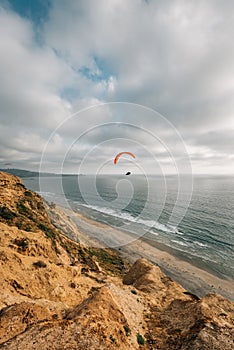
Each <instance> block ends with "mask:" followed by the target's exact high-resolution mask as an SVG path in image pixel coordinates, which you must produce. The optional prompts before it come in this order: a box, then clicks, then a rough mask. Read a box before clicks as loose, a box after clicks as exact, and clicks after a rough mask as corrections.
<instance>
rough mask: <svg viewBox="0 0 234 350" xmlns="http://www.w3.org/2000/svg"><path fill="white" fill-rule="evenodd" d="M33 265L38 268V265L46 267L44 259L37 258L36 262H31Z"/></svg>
mask: <svg viewBox="0 0 234 350" xmlns="http://www.w3.org/2000/svg"><path fill="white" fill-rule="evenodd" d="M33 266H35V267H39V268H40V267H46V266H47V265H46V263H45V262H44V261H42V260H38V261H37V262H34V263H33Z"/></svg>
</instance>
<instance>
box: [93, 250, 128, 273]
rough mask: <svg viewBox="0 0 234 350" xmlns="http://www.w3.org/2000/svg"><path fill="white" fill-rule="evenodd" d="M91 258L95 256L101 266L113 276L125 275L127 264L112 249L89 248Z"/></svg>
mask: <svg viewBox="0 0 234 350" xmlns="http://www.w3.org/2000/svg"><path fill="white" fill-rule="evenodd" d="M87 251H88V253H89V255H90V257H93V256H95V257H96V259H97V261H98V262H99V264H100V266H101V267H102V268H104V269H105V270H108V271H109V272H111V273H113V274H118V275H123V273H124V272H125V270H126V268H125V264H124V261H123V259H122V258H121V257H120V256H119V255H118V254H117V253H116V252H115V251H114V250H112V249H101V248H89V249H87Z"/></svg>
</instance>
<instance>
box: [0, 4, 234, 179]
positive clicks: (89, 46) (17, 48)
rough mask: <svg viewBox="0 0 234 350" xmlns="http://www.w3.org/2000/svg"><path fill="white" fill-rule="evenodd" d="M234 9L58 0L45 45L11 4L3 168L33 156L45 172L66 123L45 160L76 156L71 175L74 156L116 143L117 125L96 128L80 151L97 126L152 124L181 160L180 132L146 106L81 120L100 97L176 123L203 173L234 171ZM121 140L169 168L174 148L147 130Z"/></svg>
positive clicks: (45, 26)
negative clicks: (148, 134)
mask: <svg viewBox="0 0 234 350" xmlns="http://www.w3.org/2000/svg"><path fill="white" fill-rule="evenodd" d="M233 9H234V5H233V2H232V1H231V0H227V1H225V2H222V1H220V0H206V1H204V0H198V1H186V0H175V1H173V2H172V1H169V0H162V1H141V0H138V1H131V0H113V1H110V2H106V1H104V0H100V1H92V0H86V1H72V0H68V1H66V2H64V1H60V0H57V1H51V6H50V7H49V8H48V13H47V16H46V17H45V18H44V20H43V21H42V24H41V25H40V28H37V34H38V33H39V35H40V39H41V40H40V41H38V40H37V37H36V33H35V23H34V22H33V21H32V20H31V21H30V19H28V18H25V17H23V16H22V13H16V12H14V11H13V9H12V8H10V7H9V6H5V7H4V8H2V9H1V11H0V29H1V37H2V40H1V41H0V51H1V55H0V74H1V80H2V85H1V88H0V104H1V112H0V120H1V125H2V127H3V130H4V133H3V137H2V140H1V150H2V153H1V154H2V158H1V159H2V161H4V160H5V159H7V158H9V159H12V161H14V157H15V162H16V161H17V162H18V160H19V159H20V157H22V160H23V159H25V158H24V157H25V154H26V153H27V152H28V154H30V157H28V158H27V162H28V165H30V159H31V160H32V163H31V166H33V167H36V166H37V165H38V162H39V153H40V152H41V150H42V149H43V147H44V145H45V144H46V142H47V140H48V137H49V135H50V134H51V132H53V130H55V129H56V128H57V127H58V126H59V125H60V126H59V127H58V129H57V130H56V133H55V135H57V136H56V137H57V139H56V140H54V141H53V142H51V144H49V146H48V154H49V155H50V156H49V158H48V160H47V162H46V165H47V166H48V167H49V163H50V162H52V161H53V159H60V158H61V155H63V154H64V152H65V153H66V152H68V154H69V157H70V158H69V157H68V158H67V163H69V162H68V159H70V166H69V169H72V164H73V163H72V161H73V159H74V157H77V159H78V160H79V159H81V158H82V156H83V155H84V154H85V152H87V151H88V150H89V149H90V148H92V147H95V145H97V144H98V143H101V142H104V141H107V140H108V139H111V140H114V139H118V138H119V131H118V130H117V128H115V127H114V126H113V125H112V126H110V125H109V126H108V127H99V128H96V129H95V130H94V131H92V132H89V133H86V137H83V138H82V139H83V143H82V142H80V143H79V147H80V148H76V147H75V146H74V145H77V141H76V140H77V137H79V136H80V135H81V134H82V133H84V132H85V131H87V130H88V129H90V128H92V127H93V126H95V125H99V124H104V123H113V122H122V123H124V122H125V121H126V120H127V121H128V120H129V118H131V120H132V123H135V124H136V125H137V126H140V125H142V128H144V127H145V126H147V129H149V130H151V131H152V132H153V133H155V134H156V135H157V136H158V138H161V139H162V140H163V141H164V142H165V143H166V145H167V146H168V148H169V149H173V152H174V156H175V157H176V158H177V159H179V158H181V157H183V155H182V154H181V150H182V148H181V147H180V145H178V139H177V136H176V133H174V132H173V131H172V129H171V128H170V127H169V126H168V125H167V123H164V124H163V123H160V122H159V119H157V118H156V119H153V118H148V116H147V113H146V112H145V113H143V111H142V110H141V108H135V109H133V110H131V111H130V109H129V108H128V107H126V108H123V109H122V110H121V108H119V109H117V108H113V107H112V106H111V105H110V106H108V105H106V107H105V108H103V107H102V108H98V107H97V108H96V109H91V110H89V111H88V112H82V113H79V114H77V115H76V113H77V112H78V111H80V110H82V109H85V108H86V107H90V106H91V105H94V104H98V103H100V102H101V103H103V102H112V101H125V102H132V103H136V104H142V105H146V106H148V107H150V108H153V109H155V110H157V111H158V112H160V113H161V114H162V115H164V116H165V117H166V118H167V119H168V120H169V121H170V122H171V123H172V124H173V125H175V127H176V128H177V129H178V130H179V131H180V133H181V135H182V138H183V140H184V142H185V145H186V147H187V150H188V152H189V154H190V155H191V160H192V164H193V167H194V169H193V170H194V172H207V171H208V170H209V171H212V167H213V168H214V169H216V171H218V172H220V173H222V172H223V173H224V172H233V171H234V166H232V165H230V162H229V163H228V160H230V157H232V154H233V151H232V150H233V147H232V144H233V142H232V140H233V139H234V137H233V133H234V119H233V111H234V100H233V92H234V78H233V77H234V47H233V45H232V39H233V36H234V26H233V23H234V11H233ZM124 109H125V112H124ZM130 113H132V117H130V116H129V114H130ZM126 114H128V117H126ZM71 115H74V116H75V117H72V118H69V116H71ZM61 123H62V124H61ZM30 133H31V137H32V140H34V144H33V145H30ZM122 138H125V139H128V140H131V139H132V140H135V141H138V143H139V144H141V145H142V147H143V146H145V147H146V148H147V149H151V150H153V152H154V153H155V154H157V156H158V158H160V159H161V161H162V162H163V161H165V162H167V161H168V149H167V147H164V146H162V144H160V143H159V142H154V141H153V140H152V139H151V137H145V134H144V132H143V131H142V130H141V131H139V130H131V131H130V129H129V128H128V127H125V128H124V130H122ZM9 140H11V141H12V142H11V144H10V143H9ZM51 140H53V139H51ZM138 146H139V145H138ZM138 146H137V145H136V144H135V146H134V147H135V149H136V150H137V151H138V152H139V154H141V156H142V159H144V161H145V164H146V163H148V158H147V157H148V155H147V154H144V152H143V148H141V147H138ZM69 147H72V149H71V150H70V152H69ZM116 147H120V146H118V143H116V142H115V141H113V142H112V145H111V144H109V145H108V147H106V149H105V150H104V147H102V152H101V154H102V155H105V157H108V155H111V154H112V153H113V152H114V149H115V148H116ZM14 152H15V153H14ZM141 152H142V153H141ZM99 153H100V152H99ZM58 154H60V156H59V157H58ZM16 155H17V157H16ZM53 155H54V158H53ZM219 155H222V157H219ZM80 157H81V158H80ZM95 157H96V156H95ZM95 157H93V158H92V159H91V158H90V163H89V166H90V169H91V165H92V163H93V162H94V160H95ZM98 157H100V160H101V159H102V158H103V157H102V156H101V155H99V156H98ZM16 158H17V159H16ZM169 158H170V157H169ZM208 159H209V166H208V165H207V164H208ZM221 159H224V160H226V162H225V161H224V162H223V161H221ZM212 160H213V162H212ZM205 162H207V163H205ZM17 164H18V163H17ZM22 164H23V165H27V164H26V162H24V163H23V162H22ZM225 164H226V165H225ZM227 164H228V165H227ZM53 166H54V165H53ZM149 168H150V166H149ZM217 169H218V170H217Z"/></svg>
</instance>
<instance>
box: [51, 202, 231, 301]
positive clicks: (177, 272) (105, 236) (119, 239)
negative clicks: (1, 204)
mask: <svg viewBox="0 0 234 350" xmlns="http://www.w3.org/2000/svg"><path fill="white" fill-rule="evenodd" d="M48 212H49V214H50V216H51V218H52V221H53V223H54V224H55V225H56V226H57V227H58V228H59V229H60V230H62V231H63V233H64V234H66V235H67V236H68V237H69V238H71V239H73V240H75V241H79V242H80V243H81V244H83V245H85V246H96V247H111V248H113V249H116V250H118V252H119V253H120V254H121V255H122V256H123V257H124V258H125V259H127V260H128V261H129V262H131V263H133V262H135V261H136V260H137V259H138V258H140V257H144V258H146V259H148V260H149V261H151V262H153V263H154V264H157V265H158V266H159V267H160V268H161V269H162V271H163V272H164V273H166V274H167V275H168V276H169V277H171V278H172V279H173V280H175V281H177V282H179V283H180V284H181V285H182V286H183V287H184V288H185V289H187V290H188V291H189V292H191V293H194V294H196V295H197V296H199V297H202V296H204V295H205V294H207V293H209V292H213V293H218V294H221V295H223V296H224V297H226V298H228V299H230V300H232V301H234V281H231V280H224V279H221V278H219V277H218V276H215V275H213V274H212V273H210V272H208V271H205V270H203V269H201V268H199V267H197V266H195V265H193V264H192V263H190V262H188V261H185V260H183V259H180V258H178V257H176V256H174V255H172V254H171V253H170V252H168V251H166V249H164V247H163V246H160V245H159V244H157V242H156V241H150V240H149V239H146V238H144V237H137V236H136V235H134V234H132V233H130V232H126V231H121V230H119V229H116V228H113V227H110V226H108V225H106V224H103V223H100V222H97V221H95V220H92V219H90V218H87V217H85V216H84V215H83V214H81V213H79V212H74V211H72V210H71V209H68V208H61V207H58V206H55V207H53V208H51V207H48Z"/></svg>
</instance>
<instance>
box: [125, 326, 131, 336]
mask: <svg viewBox="0 0 234 350" xmlns="http://www.w3.org/2000/svg"><path fill="white" fill-rule="evenodd" d="M124 331H125V334H126V336H127V337H128V336H129V334H130V333H131V330H130V328H129V327H128V325H124Z"/></svg>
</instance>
